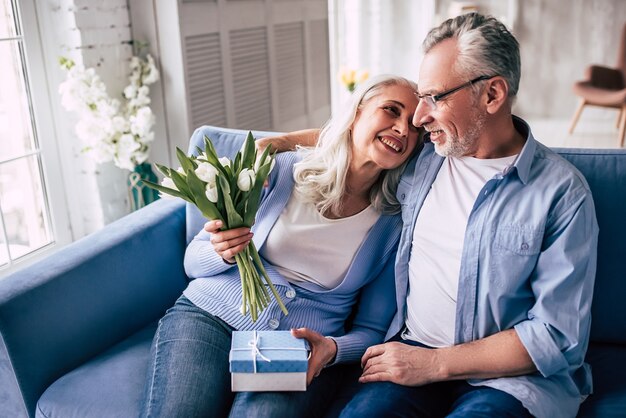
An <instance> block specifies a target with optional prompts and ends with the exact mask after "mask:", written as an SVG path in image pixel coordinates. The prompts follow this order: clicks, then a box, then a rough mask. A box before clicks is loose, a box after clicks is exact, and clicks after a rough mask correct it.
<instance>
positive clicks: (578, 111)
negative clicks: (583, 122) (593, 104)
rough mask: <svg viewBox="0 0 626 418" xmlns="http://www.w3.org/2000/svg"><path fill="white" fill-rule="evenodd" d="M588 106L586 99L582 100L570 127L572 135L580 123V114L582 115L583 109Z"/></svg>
mask: <svg viewBox="0 0 626 418" xmlns="http://www.w3.org/2000/svg"><path fill="white" fill-rule="evenodd" d="M586 104H587V102H586V101H585V99H580V104H579V105H578V108H577V109H576V112H574V117H573V118H572V123H571V125H570V127H569V134H570V135H571V134H573V133H574V128H575V127H576V124H577V123H578V118H580V114H581V113H582V111H583V107H585V105H586Z"/></svg>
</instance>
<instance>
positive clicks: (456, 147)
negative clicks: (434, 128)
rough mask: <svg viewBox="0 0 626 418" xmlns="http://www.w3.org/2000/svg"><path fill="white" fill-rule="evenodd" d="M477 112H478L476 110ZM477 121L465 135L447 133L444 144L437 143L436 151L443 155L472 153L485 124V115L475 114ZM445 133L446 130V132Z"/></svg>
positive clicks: (454, 155)
mask: <svg viewBox="0 0 626 418" xmlns="http://www.w3.org/2000/svg"><path fill="white" fill-rule="evenodd" d="M476 113H477V112H476ZM473 116H474V120H475V121H476V122H475V123H474V125H473V126H472V127H471V128H470V130H469V131H468V132H467V134H466V135H465V137H463V138H459V137H456V136H455V137H451V136H449V135H447V134H446V142H445V143H444V144H443V145H439V144H438V143H436V142H435V143H434V144H435V152H436V153H437V154H439V155H441V156H442V157H454V158H459V157H465V156H467V155H471V154H472V153H473V151H474V145H475V144H476V142H477V141H478V138H479V137H480V133H481V132H482V130H483V126H485V117H484V115H473ZM444 134H445V132H444Z"/></svg>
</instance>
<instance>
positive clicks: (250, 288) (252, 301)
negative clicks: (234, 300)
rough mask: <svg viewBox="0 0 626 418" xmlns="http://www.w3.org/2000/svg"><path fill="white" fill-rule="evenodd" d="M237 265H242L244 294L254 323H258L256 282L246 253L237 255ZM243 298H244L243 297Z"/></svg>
mask: <svg viewBox="0 0 626 418" xmlns="http://www.w3.org/2000/svg"><path fill="white" fill-rule="evenodd" d="M237 257H238V259H237V264H238V265H241V269H242V270H243V274H242V279H243V280H242V284H241V286H242V289H241V290H242V294H243V295H245V297H246V299H247V301H248V307H249V308H250V316H251V317H252V322H256V320H257V318H258V312H257V307H258V303H257V299H256V294H255V293H256V292H255V289H254V282H253V281H252V280H251V279H252V272H251V271H250V270H251V268H253V266H251V265H250V258H249V257H248V256H247V255H246V253H245V251H244V252H242V253H239V254H237ZM242 298H243V297H242Z"/></svg>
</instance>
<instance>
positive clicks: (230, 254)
mask: <svg viewBox="0 0 626 418" xmlns="http://www.w3.org/2000/svg"><path fill="white" fill-rule="evenodd" d="M222 225H223V223H222V221H209V222H207V223H206V224H204V230H205V231H206V232H208V233H209V234H211V244H213V248H214V249H215V252H216V253H217V255H219V256H220V257H222V258H223V259H224V260H225V261H226V262H227V263H230V264H233V263H234V262H235V256H236V255H237V254H239V253H240V252H242V251H243V250H244V248H246V246H247V245H248V244H249V243H250V240H251V239H252V232H250V228H245V227H242V228H234V229H229V230H228V231H220V228H221V227H222Z"/></svg>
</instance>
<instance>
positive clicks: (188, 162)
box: [176, 147, 198, 172]
mask: <svg viewBox="0 0 626 418" xmlns="http://www.w3.org/2000/svg"><path fill="white" fill-rule="evenodd" d="M176 157H178V161H180V166H181V167H182V168H183V170H184V171H185V172H187V171H189V170H192V171H193V170H195V169H196V168H198V165H197V164H196V163H195V162H193V161H192V159H191V158H189V157H187V154H185V152H184V151H183V150H181V149H180V148H178V147H176Z"/></svg>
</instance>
